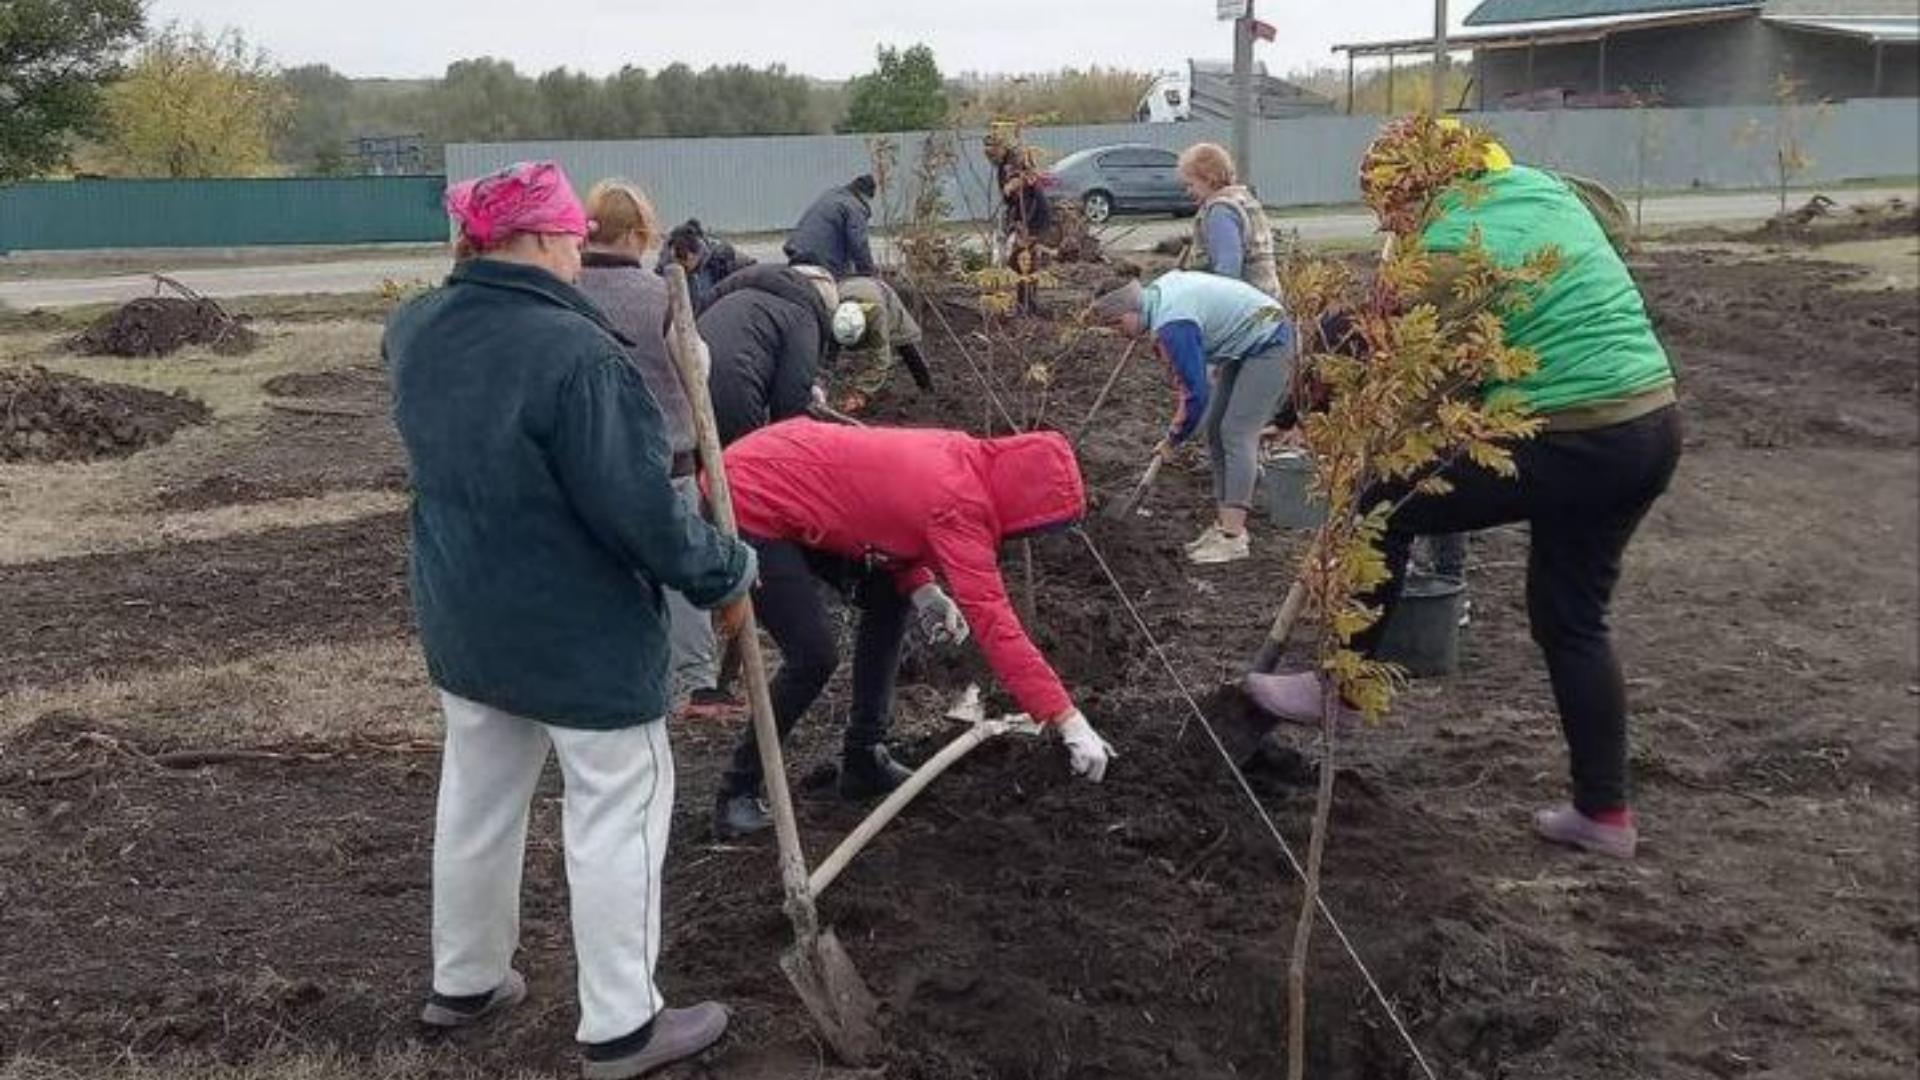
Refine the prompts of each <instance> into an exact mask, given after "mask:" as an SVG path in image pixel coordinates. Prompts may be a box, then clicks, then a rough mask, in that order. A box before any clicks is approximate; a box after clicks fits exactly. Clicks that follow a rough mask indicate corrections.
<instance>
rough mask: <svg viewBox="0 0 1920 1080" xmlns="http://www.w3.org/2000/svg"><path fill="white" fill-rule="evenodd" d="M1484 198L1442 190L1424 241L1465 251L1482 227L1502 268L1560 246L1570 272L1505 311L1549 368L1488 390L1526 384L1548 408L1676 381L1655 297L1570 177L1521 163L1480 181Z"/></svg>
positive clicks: (1542, 408) (1442, 249)
mask: <svg viewBox="0 0 1920 1080" xmlns="http://www.w3.org/2000/svg"><path fill="white" fill-rule="evenodd" d="M1475 183H1476V184H1477V185H1478V187H1479V189H1480V190H1479V195H1478V198H1477V199H1468V198H1466V197H1464V196H1463V195H1462V194H1461V193H1459V192H1449V193H1447V194H1445V195H1443V196H1441V198H1440V201H1439V204H1438V211H1437V214H1436V216H1435V218H1434V220H1433V221H1432V222H1431V223H1429V224H1428V225H1427V227H1426V230H1425V231H1424V232H1423V233H1422V234H1421V242H1422V243H1423V245H1424V246H1425V247H1426V249H1427V250H1428V251H1429V252H1432V253H1435V254H1451V253H1458V252H1460V251H1462V250H1464V249H1465V248H1467V246H1468V245H1469V244H1470V243H1471V239H1472V235H1473V231H1474V229H1476V228H1478V229H1479V230H1480V235H1481V241H1480V242H1481V244H1482V245H1483V246H1484V247H1485V248H1486V250H1487V252H1488V253H1489V254H1490V255H1492V256H1493V258H1494V259H1495V260H1496V261H1497V262H1499V263H1500V264H1501V265H1502V266H1517V265H1519V264H1520V263H1522V262H1524V261H1525V260H1526V258H1527V256H1529V255H1532V254H1533V253H1535V252H1537V251H1539V250H1541V249H1542V248H1545V247H1548V246H1553V247H1557V248H1559V250H1560V257H1561V269H1560V272H1559V273H1558V274H1556V275H1554V277H1553V278H1552V279H1551V280H1549V281H1548V282H1547V283H1546V285H1545V286H1544V287H1543V288H1542V289H1541V290H1540V291H1539V293H1538V294H1537V295H1536V297H1535V298H1534V300H1533V302H1532V304H1530V305H1528V306H1526V307H1524V308H1518V309H1515V310H1512V311H1508V312H1506V313H1504V314H1503V315H1502V322H1503V324H1504V325H1505V328H1506V334H1507V341H1508V343H1509V344H1512V345H1517V346H1522V347H1525V348H1528V349H1532V350H1533V351H1534V352H1535V353H1536V354H1537V355H1538V356H1539V357H1540V368H1539V370H1538V371H1535V372H1534V373H1533V374H1532V375H1529V376H1527V377H1526V378H1524V379H1521V380H1519V381H1518V382H1515V383H1510V384H1500V383H1496V384H1490V385H1488V386H1487V387H1486V393H1488V394H1494V393H1498V392H1501V391H1503V390H1508V389H1511V390H1514V391H1517V392H1518V393H1519V394H1520V395H1521V396H1522V397H1524V398H1525V399H1526V402H1527V405H1528V406H1529V407H1530V408H1531V409H1532V411H1534V412H1536V413H1541V414H1551V413H1556V412H1562V411H1564V410H1567V409H1574V408H1582V407H1592V406H1598V405H1605V404H1608V403H1611V402H1617V401H1621V400H1624V399H1627V398H1632V397H1635V396H1637V395H1640V394H1643V393H1646V392H1648V391H1652V390H1658V389H1660V388H1662V387H1666V386H1671V385H1673V366H1672V365H1671V364H1670V363H1668V361H1667V353H1666V350H1665V349H1663V348H1661V346H1660V339H1659V338H1658V337H1656V336H1655V335H1654V332H1653V322H1652V320H1650V319H1649V318H1648V317H1647V307H1646V303H1645V302H1644V301H1643V300H1642V299H1641V296H1640V290H1639V288H1638V287H1637V286H1635V285H1634V283H1633V276H1632V275H1631V274H1629V273H1628V272H1627V265H1626V263H1624V262H1622V261H1621V259H1620V255H1619V253H1618V252H1616V251H1615V250H1614V249H1613V245H1612V244H1611V243H1609V242H1608V240H1607V235H1606V232H1605V231H1604V230H1602V229H1601V227H1600V223H1599V222H1598V221H1597V220H1596V219H1595V218H1594V216H1593V214H1592V212H1590V211H1589V210H1588V209H1587V207H1586V205H1585V204H1584V203H1582V202H1581V201H1580V199H1579V198H1578V197H1577V196H1576V195H1575V194H1574V193H1573V190H1572V189H1571V188H1569V187H1568V186H1567V185H1566V183H1565V182H1564V181H1562V180H1561V179H1560V178H1558V177H1556V176H1553V175H1552V174H1550V173H1546V172H1542V171H1540V170H1539V169H1530V168H1527V167H1525V166H1521V165H1516V166H1513V167H1512V168H1508V169H1505V170H1501V171H1497V172H1490V173H1487V174H1485V175H1484V176H1483V177H1481V178H1480V179H1479V180H1477V181H1475Z"/></svg>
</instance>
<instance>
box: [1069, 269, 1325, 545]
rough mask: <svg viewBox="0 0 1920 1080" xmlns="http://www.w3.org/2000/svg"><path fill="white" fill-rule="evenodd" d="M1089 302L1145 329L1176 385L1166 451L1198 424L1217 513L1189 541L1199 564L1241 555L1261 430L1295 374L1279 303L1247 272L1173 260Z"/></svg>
mask: <svg viewBox="0 0 1920 1080" xmlns="http://www.w3.org/2000/svg"><path fill="white" fill-rule="evenodd" d="M1094 312H1095V313H1096V314H1097V315H1098V316H1100V317H1101V318H1104V319H1109V320H1113V321H1114V322H1116V323H1117V324H1118V325H1119V327H1120V329H1121V331H1122V332H1123V333H1125V334H1127V335H1129V336H1138V335H1140V334H1144V333H1149V332H1151V333H1152V335H1153V341H1154V347H1155V350H1156V351H1157V352H1158V353H1159V354H1160V357H1161V359H1163V360H1165V361H1166V363H1167V366H1168V368H1169V370H1170V371H1171V373H1172V377H1173V382H1174V386H1175V388H1176V389H1177V391H1178V404H1177V406H1176V408H1175V411H1174V415H1173V420H1172V422H1171V423H1170V424H1169V425H1168V428H1167V435H1166V438H1164V439H1162V440H1161V442H1160V445H1159V446H1158V447H1156V448H1155V452H1156V453H1158V454H1159V455H1161V457H1162V458H1163V459H1171V458H1172V456H1173V454H1174V452H1175V451H1176V450H1177V449H1178V448H1179V447H1180V446H1181V445H1182V444H1184V443H1186V442H1187V440H1189V439H1191V438H1192V437H1193V436H1194V434H1195V433H1196V432H1200V433H1203V434H1204V435H1205V437H1206V441H1207V454H1208V457H1209V459H1210V460H1211V463H1212V466H1213V498H1214V503H1215V504H1216V506H1217V511H1216V516H1215V520H1214V523H1213V524H1212V525H1210V526H1208V527H1207V529H1206V531H1205V532H1202V533H1201V534H1200V536H1199V537H1198V538H1197V539H1195V540H1194V541H1193V542H1192V543H1190V544H1188V545H1187V557H1188V558H1189V559H1190V560H1192V561H1193V562H1195V563H1199V564H1202V565H1207V564H1213V563H1227V562H1235V561H1238V560H1240V559H1244V558H1247V556H1248V555H1249V554H1250V552H1251V542H1250V540H1249V539H1248V535H1247V511H1248V510H1249V509H1251V508H1252V506H1253V488H1254V483H1255V481H1256V480H1257V479H1258V477H1259V469H1260V432H1261V430H1262V429H1263V428H1265V427H1266V426H1267V425H1268V424H1269V423H1271V422H1272V420H1273V415H1274V413H1275V412H1276V411H1277V410H1278V409H1279V407H1280V400H1281V398H1282V397H1284V396H1285V395H1286V392H1287V388H1288V386H1289V385H1290V384H1291V381H1292V377H1293V359H1294V339H1293V329H1292V325H1291V324H1290V323H1289V322H1288V321H1287V317H1286V310H1285V308H1284V307H1283V306H1282V305H1281V303H1280V302H1279V301H1277V300H1275V299H1274V298H1273V297H1271V296H1268V295H1267V294H1266V293H1263V292H1261V291H1260V290H1259V289H1256V288H1254V287H1253V286H1251V285H1249V284H1247V283H1246V282H1244V281H1236V280H1234V279H1232V278H1227V277H1221V276H1220V275H1218V274H1208V273H1200V272H1196V271H1186V270H1175V271H1172V272H1170V273H1167V274H1163V275H1161V276H1160V277H1159V278H1158V279H1156V280H1155V281H1154V282H1153V283H1152V284H1151V285H1145V286H1143V285H1141V284H1140V282H1139V281H1138V280H1137V279H1129V280H1126V281H1124V282H1121V283H1116V284H1113V285H1111V286H1109V288H1108V289H1106V290H1105V291H1103V293H1102V295H1101V296H1100V298H1099V299H1098V300H1096V301H1095V302H1094Z"/></svg>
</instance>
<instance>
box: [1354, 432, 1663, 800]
mask: <svg viewBox="0 0 1920 1080" xmlns="http://www.w3.org/2000/svg"><path fill="white" fill-rule="evenodd" d="M1513 456H1514V462H1515V464H1516V465H1518V466H1519V470H1520V475H1519V476H1518V477H1517V478H1513V479H1507V478H1503V477H1499V476H1496V475H1494V474H1493V473H1490V472H1487V471H1486V470H1484V469H1480V468H1477V467H1474V466H1471V465H1466V466H1457V467H1455V468H1452V469H1449V470H1447V471H1446V472H1445V473H1444V475H1445V476H1446V478H1447V479H1448V480H1449V481H1451V482H1452V484H1453V490H1452V491H1450V492H1448V493H1447V494H1445V495H1415V496H1413V497H1412V498H1411V499H1409V500H1408V501H1407V503H1406V504H1405V505H1404V506H1402V507H1401V508H1400V510H1399V512H1398V513H1396V514H1394V516H1393V519H1392V520H1391V521H1390V522H1389V523H1388V526H1387V535H1386V538H1385V540H1384V547H1385V550H1386V556H1387V568H1388V569H1389V570H1391V571H1392V573H1393V578H1392V580H1391V581H1389V582H1387V583H1386V584H1385V585H1383V586H1382V587H1381V588H1380V589H1379V590H1378V591H1376V592H1375V593H1374V594H1373V595H1372V596H1370V597H1367V598H1365V599H1366V602H1368V603H1373V604H1378V605H1380V606H1381V607H1382V609H1383V610H1382V615H1381V618H1380V620H1379V621H1378V622H1376V623H1374V625H1373V626H1372V627H1370V628H1369V629H1368V630H1367V632H1365V633H1363V634H1361V635H1360V636H1359V637H1357V638H1356V639H1355V640H1354V647H1355V648H1356V649H1357V650H1359V651H1360V652H1361V653H1363V654H1371V653H1372V651H1373V648H1374V647H1375V646H1376V645H1377V644H1378V643H1379V637H1380V633H1381V631H1382V630H1384V629H1385V627H1386V622H1387V620H1386V615H1387V614H1388V613H1390V612H1391V611H1392V608H1393V605H1394V603H1395V602H1396V601H1397V600H1398V598H1399V595H1400V587H1401V582H1402V580H1403V576H1404V573H1405V571H1406V566H1407V555H1408V551H1409V549H1410V548H1411V547H1412V545H1413V540H1414V537H1416V536H1419V535H1422V534H1430V533H1451V532H1472V531H1476V530H1479V529H1487V528H1492V527H1493V526H1496V525H1508V524H1512V523H1514V522H1520V521H1524V522H1527V523H1528V524H1529V525H1530V526H1531V528H1532V533H1533V535H1532V540H1531V543H1530V545H1529V548H1528V552H1527V621H1528V622H1529V624H1530V625H1531V627H1532V629H1533V640H1534V641H1535V642H1536V643H1537V644H1538V645H1539V646H1540V650H1541V651H1542V652H1543V653H1545V654H1546V659H1547V672H1548V675H1549V676H1550V677H1551V679H1552V681H1553V697H1554V702H1555V703H1556V704H1557V705H1558V706H1559V709H1560V727H1561V730H1562V731H1563V732H1564V733H1565V735H1566V739H1567V750H1568V754H1569V756H1570V758H1571V759H1572V772H1573V803H1574V806H1575V807H1576V808H1577V809H1579V810H1580V811H1582V812H1583V813H1587V814H1593V813H1598V812H1601V811H1605V810H1615V809H1619V808H1621V807H1624V806H1625V805H1626V804H1627V691H1626V682H1625V680H1624V679H1623V678H1622V677H1621V674H1620V662H1619V660H1618V659H1616V658H1615V657H1614V654H1613V642H1612V640H1611V639H1610V638H1609V636H1608V632H1607V605H1608V603H1609V601H1611V600H1612V598H1613V587H1614V584H1615V583H1616V582H1618V581H1619V580H1620V559H1621V556H1622V555H1623V554H1624V553H1625V552H1626V550H1627V542H1628V541H1629V540H1631V539H1632V538H1633V533H1634V530H1635V529H1636V528H1638V527H1639V525H1640V519H1641V518H1643V517H1645V516H1646V513H1647V509H1648V508H1649V507H1651V506H1652V505H1653V503H1654V500H1655V499H1658V498H1659V497H1660V495H1661V493H1662V492H1664V491H1666V490H1667V484H1668V482H1669V481H1670V480H1672V478H1673V470H1674V467H1675V465H1676V464H1678V462H1679V460H1680V413H1679V410H1678V409H1677V408H1674V407H1673V406H1668V407H1666V408H1664V409H1661V410H1659V411H1657V412H1653V413H1649V414H1648V415H1646V416H1643V417H1641V418H1639V419H1637V420H1632V421H1629V422H1627V423H1624V424H1617V425H1615V426H1613V427H1607V428H1599V429H1596V430H1593V431H1577V432H1557V433H1556V432H1547V433H1544V434H1541V435H1539V436H1537V437H1535V438H1533V439H1531V440H1528V441H1525V442H1521V443H1519V444H1517V445H1516V446H1515V447H1514V453H1513ZM1405 490H1406V489H1405V488H1400V489H1399V490H1398V493H1399V494H1404V492H1405ZM1395 495H1396V492H1395V491H1394V490H1391V489H1382V490H1380V491H1377V492H1374V493H1371V494H1369V495H1368V497H1367V499H1366V504H1368V505H1371V504H1372V503H1373V502H1375V501H1377V500H1378V499H1380V498H1393V497H1395Z"/></svg>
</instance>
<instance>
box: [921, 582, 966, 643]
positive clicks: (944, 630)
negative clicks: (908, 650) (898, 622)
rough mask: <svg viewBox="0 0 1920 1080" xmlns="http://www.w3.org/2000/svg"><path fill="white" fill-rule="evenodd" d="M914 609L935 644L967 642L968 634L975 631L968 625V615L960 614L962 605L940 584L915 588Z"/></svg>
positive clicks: (922, 627) (925, 631) (922, 630)
mask: <svg viewBox="0 0 1920 1080" xmlns="http://www.w3.org/2000/svg"><path fill="white" fill-rule="evenodd" d="M913 610H914V612H915V614H916V615H917V617H918V618H919V620H920V630H921V632H922V633H924V634H926V635H927V640H928V641H930V642H932V643H934V644H935V645H961V644H965V643H966V640H967V636H968V635H969V634H971V633H973V631H972V630H971V629H969V628H968V626H967V618H966V616H964V615H962V614H960V605H959V604H956V603H954V602H953V597H951V596H948V595H947V591H946V590H945V589H942V588H941V587H940V586H938V585H933V584H927V585H922V586H920V587H919V588H917V589H915V590H913Z"/></svg>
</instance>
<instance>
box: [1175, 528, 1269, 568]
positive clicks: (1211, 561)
mask: <svg viewBox="0 0 1920 1080" xmlns="http://www.w3.org/2000/svg"><path fill="white" fill-rule="evenodd" d="M1252 554H1253V545H1252V542H1251V541H1250V539H1249V538H1248V536H1247V534H1246V532H1245V531H1242V532H1241V533H1240V534H1239V535H1237V536H1228V535H1227V534H1226V533H1224V532H1221V531H1219V530H1218V529H1215V530H1213V531H1212V532H1210V533H1209V534H1207V535H1205V536H1202V537H1201V538H1200V539H1199V541H1198V542H1197V543H1195V544H1194V545H1193V546H1192V547H1190V548H1188V549H1187V561H1188V562H1191V563H1193V564H1195V565H1197V566H1212V565H1215V564H1218V563H1230V562H1239V561H1240V560H1241V559H1244V558H1247V557H1248V556H1250V555H1252Z"/></svg>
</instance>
